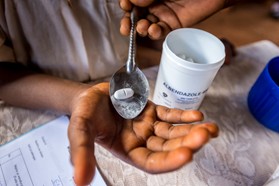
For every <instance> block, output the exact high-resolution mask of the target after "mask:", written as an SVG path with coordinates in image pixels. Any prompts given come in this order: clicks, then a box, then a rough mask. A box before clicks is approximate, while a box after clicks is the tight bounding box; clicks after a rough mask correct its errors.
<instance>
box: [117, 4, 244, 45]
mask: <svg viewBox="0 0 279 186" xmlns="http://www.w3.org/2000/svg"><path fill="white" fill-rule="evenodd" d="M239 1H245V0H162V1H156V0H119V4H120V7H121V8H122V9H123V10H124V11H125V12H126V13H125V16H124V17H123V19H122V21H121V27H120V32H121V33H122V34H123V35H128V34H129V32H130V18H129V17H130V11H131V10H132V8H133V6H137V7H143V8H144V11H143V12H141V19H140V20H139V21H138V22H137V27H136V30H137V32H138V33H139V34H140V35H141V36H148V37H150V38H151V39H154V40H158V39H162V38H164V37H165V36H166V35H167V34H168V33H169V32H170V31H172V30H175V29H177V28H184V27H190V26H193V25H194V24H196V23H199V22H200V21H203V20H204V19H206V18H208V17H210V16H211V15H213V14H215V13H216V12H218V11H220V10H222V9H223V8H226V7H228V6H231V5H233V4H235V3H237V2H239Z"/></svg>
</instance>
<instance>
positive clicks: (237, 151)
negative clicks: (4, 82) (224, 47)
mask: <svg viewBox="0 0 279 186" xmlns="http://www.w3.org/2000/svg"><path fill="white" fill-rule="evenodd" d="M237 53H238V55H237V56H236V57H235V58H234V59H233V60H232V62H231V64H230V65H226V66H223V67H222V68H221V69H220V70H219V72H218V74H217V76H216V78H215V79H214V81H213V83H212V86H211V87H210V89H209V90H208V92H207V94H206V97H205V99H204V101H203V103H202V105H201V108H200V110H201V111H202V112H203V113H204V114H205V120H209V121H215V122H216V123H217V124H218V126H219V128H220V135H219V137H218V138H216V139H213V140H211V141H210V142H209V143H208V144H206V145H205V146H204V147H203V148H202V149H201V150H200V151H199V152H197V153H196V154H195V156H194V159H193V161H192V162H191V163H189V164H187V165H186V166H184V167H183V168H181V169H180V170H178V171H174V172H170V173H164V174H157V175H151V174H148V173H145V172H143V171H141V170H138V169H137V168H135V167H133V166H130V165H128V164H126V163H125V162H122V161H121V160H119V159H117V158H115V157H114V156H113V155H112V154H110V153H109V152H108V151H107V150H105V149H104V148H102V147H100V146H99V145H96V152H95V154H96V158H97V162H98V165H99V170H100V172H101V174H102V175H103V177H104V179H105V180H106V182H107V184H108V185H119V186H122V185H152V186H156V185H158V186H161V185H164V186H174V185H183V186H184V185H186V186H187V185H189V186H194V185H198V186H203V185H206V186H208V185H209V186H218V185H220V186H223V185H226V186H230V185H245V186H247V185H253V186H257V185H263V184H264V183H265V182H266V181H267V180H268V179H269V178H270V176H271V175H272V174H273V172H274V171H275V169H276V167H277V166H278V165H279V148H278V142H279V133H276V132H273V131H271V130H269V129H267V128H265V127H264V126H262V125H261V124H259V123H258V122H257V121H256V120H255V119H254V118H253V116H252V115H251V114H250V112H249V110H248V107H247V94H248V91H249V89H250V88H251V86H252V84H253V83H254V82H255V80H256V78H257V77H258V75H259V74H260V72H261V71H262V69H263V68H264V66H265V64H266V63H267V62H268V61H269V60H270V59H271V58H273V57H275V56H278V55H279V48H278V47H277V46H276V45H275V44H273V43H272V42H270V41H266V40H264V41H259V42H256V43H251V44H249V45H245V46H242V47H239V48H238V49H237ZM157 72H158V66H155V67H152V68H148V69H145V70H144V73H145V74H146V76H147V78H148V80H149V83H150V88H151V97H150V99H151V98H152V94H153V89H154V85H155V82H156V76H157ZM56 117H58V115H57V114H55V113H52V112H49V111H32V110H26V109H22V108H14V107H11V106H8V105H5V103H3V102H2V103H0V118H1V120H0V144H4V143H6V142H8V141H10V140H12V139H14V138H16V137H17V136H19V135H21V134H23V133H25V132H28V131H30V130H31V129H32V128H34V127H37V126H39V125H40V124H43V123H45V122H47V121H50V120H52V119H54V118H56Z"/></svg>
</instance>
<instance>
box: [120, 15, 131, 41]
mask: <svg viewBox="0 0 279 186" xmlns="http://www.w3.org/2000/svg"><path fill="white" fill-rule="evenodd" d="M130 30H131V20H130V13H125V15H124V16H123V18H122V19H121V21H120V33H121V34H122V35H124V36H128V35H129V34H130Z"/></svg>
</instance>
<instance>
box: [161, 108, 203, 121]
mask: <svg viewBox="0 0 279 186" xmlns="http://www.w3.org/2000/svg"><path fill="white" fill-rule="evenodd" d="M156 112H157V116H158V118H159V119H161V120H162V121H165V122H170V123H186V122H196V121H202V120H203V114H202V112H200V111H198V110H180V109H170V108H167V107H164V106H160V105H158V106H156Z"/></svg>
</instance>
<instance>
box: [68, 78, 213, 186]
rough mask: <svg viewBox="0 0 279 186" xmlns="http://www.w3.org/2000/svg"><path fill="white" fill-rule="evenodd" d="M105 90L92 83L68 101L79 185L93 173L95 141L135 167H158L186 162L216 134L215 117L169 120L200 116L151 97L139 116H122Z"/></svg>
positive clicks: (168, 167)
mask: <svg viewBox="0 0 279 186" xmlns="http://www.w3.org/2000/svg"><path fill="white" fill-rule="evenodd" d="M108 92H109V84H108V83H102V84H98V85H96V86H93V87H91V88H89V89H87V90H86V91H84V92H83V93H81V94H80V96H78V97H77V99H76V101H75V104H74V106H73V107H72V108H73V109H72V115H71V119H70V125H69V130H68V134H69V140H70V147H71V158H72V162H73V165H74V169H75V174H74V178H75V182H76V184H77V185H85V184H89V183H90V181H91V180H92V178H93V176H94V170H95V165H96V160H95V157H94V142H97V143H98V144H100V145H101V146H103V147H104V148H106V149H108V150H109V151H110V152H111V153H113V154H114V155H115V156H116V157H118V158H120V159H122V160H123V161H125V162H127V163H129V164H131V165H133V166H136V167H138V168H139V169H142V170H144V171H147V172H149V173H162V172H168V171H173V170H176V169H178V168H180V167H182V166H183V165H185V164H187V163H188V162H190V161H191V159H192V156H193V154H194V153H195V152H196V151H197V150H198V149H200V148H201V147H202V146H203V145H204V144H206V143H207V142H208V140H209V139H210V138H211V137H216V136H217V135H218V127H217V126H216V125H215V124H213V123H203V124H187V125H177V126H173V125H172V124H171V123H183V124H184V123H189V122H196V121H201V120H202V119H203V115H202V113H201V112H199V111H182V110H177V109H168V108H166V107H163V106H156V105H155V104H153V103H152V102H148V104H147V106H146V108H145V109H144V111H143V112H142V113H141V114H140V115H139V116H138V117H137V118H135V119H133V120H125V119H123V118H121V117H120V116H119V115H118V114H117V113H116V111H115V110H114V108H113V106H112V104H111V102H110V99H109V95H108Z"/></svg>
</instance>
